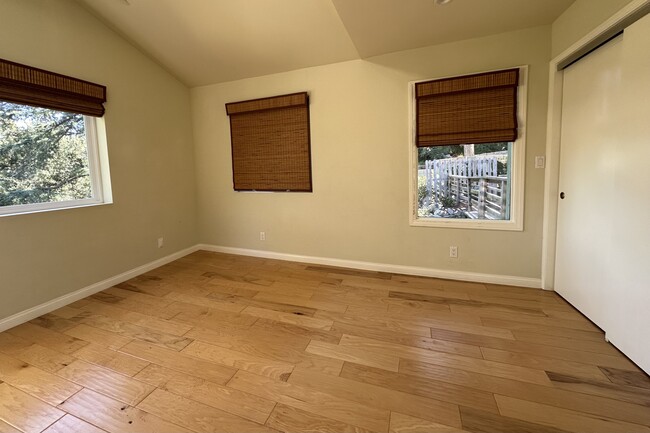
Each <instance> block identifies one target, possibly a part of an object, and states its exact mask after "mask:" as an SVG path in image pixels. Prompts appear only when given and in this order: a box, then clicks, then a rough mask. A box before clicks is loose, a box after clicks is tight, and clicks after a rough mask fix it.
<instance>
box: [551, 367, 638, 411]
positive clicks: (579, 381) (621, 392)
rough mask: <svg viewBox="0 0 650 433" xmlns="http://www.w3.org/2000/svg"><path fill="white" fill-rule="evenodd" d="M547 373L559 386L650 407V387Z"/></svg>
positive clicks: (554, 384) (556, 385)
mask: <svg viewBox="0 0 650 433" xmlns="http://www.w3.org/2000/svg"><path fill="white" fill-rule="evenodd" d="M546 375H547V376H548V378H549V379H551V382H552V383H553V386H555V387H557V388H562V389H566V390H569V391H575V392H579V393H584V394H591V395H597V396H601V397H607V398H611V399H613V400H620V401H626V402H628V403H634V404H638V405H641V406H646V407H649V408H650V390H648V389H644V388H638V387H634V386H628V385H617V384H614V383H611V382H605V381H600V380H589V379H584V378H582V377H576V376H570V375H567V374H562V373H557V372H552V371H547V372H546Z"/></svg>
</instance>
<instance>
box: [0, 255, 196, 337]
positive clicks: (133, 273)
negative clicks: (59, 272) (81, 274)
mask: <svg viewBox="0 0 650 433" xmlns="http://www.w3.org/2000/svg"><path fill="white" fill-rule="evenodd" d="M198 249H199V247H198V245H194V246H192V247H189V248H186V249H184V250H181V251H178V252H175V253H173V254H170V255H168V256H165V257H163V258H160V259H158V260H154V261H153V262H149V263H147V264H144V265H142V266H138V267H137V268H134V269H131V270H129V271H126V272H123V273H121V274H119V275H115V276H114V277H111V278H107V279H105V280H103V281H100V282H98V283H95V284H92V285H90V286H87V287H84V288H82V289H79V290H77V291H74V292H72V293H68V294H67V295H63V296H59V297H58V298H55V299H52V300H51V301H47V302H45V303H43V304H40V305H37V306H35V307H32V308H30V309H28V310H25V311H21V312H20V313H16V314H14V315H13V316H9V317H7V318H4V319H0V332H2V331H5V330H7V329H9V328H13V327H14V326H18V325H20V324H22V323H25V322H28V321H30V320H32V319H34V318H36V317H39V316H42V315H43V314H47V313H49V312H50V311H54V310H56V309H57V308H61V307H64V306H66V305H68V304H71V303H73V302H75V301H78V300H79V299H83V298H85V297H87V296H90V295H94V294H95V293H97V292H101V291H102V290H105V289H108V288H109V287H113V286H114V285H116V284H120V283H123V282H124V281H127V280H130V279H131V278H134V277H137V276H138V275H142V274H144V273H145V272H149V271H150V270H152V269H156V268H158V267H160V266H163V265H166V264H167V263H170V262H173V261H174V260H178V259H180V258H181V257H185V256H186V255H188V254H191V253H193V252H195V251H197V250H198Z"/></svg>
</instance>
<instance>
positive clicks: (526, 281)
mask: <svg viewBox="0 0 650 433" xmlns="http://www.w3.org/2000/svg"><path fill="white" fill-rule="evenodd" d="M197 249H199V250H205V251H213V252H216V253H227V254H236V255H240V256H253V257H263V258H267V259H277V260H287V261H290V262H303V263H313V264H317V265H328V266H338V267H341V268H354V269H364V270H367V271H379V272H390V273H393V274H405V275H417V276H420V277H432V278H444V279H447V280H461V281H472V282H475V283H491V284H503V285H507V286H520V287H531V288H535V289H540V288H541V287H542V280H541V279H540V278H527V277H517V276H513V275H496V274H482V273H478V272H463V271H449V270H445V269H433V268H422V267H417V266H404V265H391V264H386V263H373V262H361V261H355V260H344V259H334V258H329V257H315V256H301V255H297V254H287V253H278V252H274V251H263V250H249V249H245V248H233V247H222V246H218V245H206V244H200V245H197Z"/></svg>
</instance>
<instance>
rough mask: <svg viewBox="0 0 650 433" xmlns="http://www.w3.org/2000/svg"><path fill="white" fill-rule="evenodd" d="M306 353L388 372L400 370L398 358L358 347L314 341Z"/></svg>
mask: <svg viewBox="0 0 650 433" xmlns="http://www.w3.org/2000/svg"><path fill="white" fill-rule="evenodd" d="M305 351H306V352H307V353H313V354H315V355H320V356H326V357H329V358H334V359H340V360H341V361H348V362H355V363H357V364H362V365H367V366H370V367H377V368H381V369H384V370H388V371H395V372H396V371H397V370H398V369H399V358H398V357H397V356H395V355H391V354H387V353H382V354H378V353H373V352H369V351H366V350H363V349H358V348H356V347H349V346H348V347H346V346H340V345H338V344H330V343H324V342H322V341H312V342H311V343H309V346H307V348H306V349H305Z"/></svg>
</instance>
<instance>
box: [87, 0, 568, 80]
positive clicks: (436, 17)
mask: <svg viewBox="0 0 650 433" xmlns="http://www.w3.org/2000/svg"><path fill="white" fill-rule="evenodd" d="M77 1H78V2H80V3H81V4H82V5H83V6H85V7H87V8H88V9H89V10H90V11H91V12H93V13H94V14H95V15H97V16H98V17H99V18H100V19H102V20H103V21H104V22H106V23H107V24H108V25H109V26H111V27H112V28H113V29H115V30H116V31H117V32H119V33H121V34H122V35H123V36H124V37H126V38H127V39H129V40H130V41H131V42H132V43H133V44H135V45H136V46H138V47H140V48H141V49H142V50H143V51H144V52H146V53H148V54H149V55H150V56H152V57H153V58H154V59H156V60H157V61H158V62H159V63H160V64H162V65H163V66H164V67H165V68H167V69H168V70H169V71H171V72H172V73H173V74H174V75H176V76H177V77H178V78H179V79H180V80H181V81H183V82H184V83H185V84H186V85H188V86H190V87H195V86H202V85H207V84H214V83H220V82H225V81H232V80H237V79H241V78H248V77H256V76H261V75H267V74H273V73H277V72H283V71H290V70H294V69H300V68H305V67H309V66H318V65H324V64H329V63H336V62H341V61H346V60H352V59H359V58H367V57H371V56H376V55H381V54H386V53H389V52H394V51H401V50H406V49H411V48H419V47H423V46H428V45H435V44H440V43H445V42H451V41H454V40H461V39H469V38H475V37H481V36H487V35H490V34H496V33H502V32H506V31H511V30H517V29H522V28H526V27H533V26H538V25H545V24H550V23H552V22H553V21H554V20H555V19H556V18H557V17H558V16H559V15H560V14H561V13H562V12H564V10H566V9H567V8H568V7H569V6H570V5H571V3H573V1H574V0H454V1H453V2H451V3H449V4H446V5H438V4H436V2H435V0H77Z"/></svg>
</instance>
